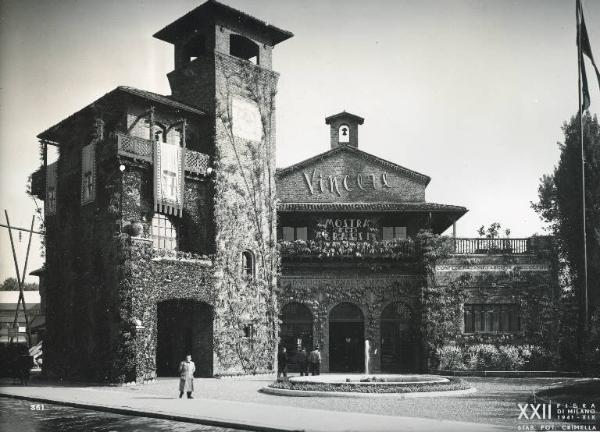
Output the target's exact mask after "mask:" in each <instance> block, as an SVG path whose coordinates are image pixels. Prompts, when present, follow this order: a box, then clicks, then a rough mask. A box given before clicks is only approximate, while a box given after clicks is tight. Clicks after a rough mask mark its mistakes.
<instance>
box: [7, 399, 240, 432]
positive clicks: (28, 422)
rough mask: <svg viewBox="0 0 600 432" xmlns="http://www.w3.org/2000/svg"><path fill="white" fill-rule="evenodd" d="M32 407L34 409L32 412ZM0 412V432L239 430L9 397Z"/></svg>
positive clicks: (205, 431)
mask: <svg viewBox="0 0 600 432" xmlns="http://www.w3.org/2000/svg"><path fill="white" fill-rule="evenodd" d="M32 405H34V407H35V408H37V409H36V410H32V409H31V407H32ZM0 412H1V413H2V414H1V415H0V431H5V432H13V431H21V432H29V431H36V432H56V431H60V432H81V431H86V432H133V431H157V432H158V431H169V432H170V431H173V432H193V431H194V432H195V431H200V432H240V429H236V430H234V429H226V428H219V427H214V426H204V425H199V424H193V423H183V422H177V421H170V420H161V419H153V418H147V417H134V416H126V415H120V414H111V413H106V412H98V411H91V410H85V409H80V408H71V407H65V406H60V405H52V404H38V403H34V402H29V401H24V400H17V399H8V398H0ZM242 432H243V431H242Z"/></svg>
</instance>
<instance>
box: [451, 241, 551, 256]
mask: <svg viewBox="0 0 600 432" xmlns="http://www.w3.org/2000/svg"><path fill="white" fill-rule="evenodd" d="M451 241H452V242H453V246H454V247H453V249H454V253H455V254H458V255H470V254H499V255H506V254H521V255H522V254H530V253H535V252H537V251H540V250H542V249H547V248H548V247H549V246H550V241H549V238H548V237H529V238H494V239H488V238H455V239H452V240H451Z"/></svg>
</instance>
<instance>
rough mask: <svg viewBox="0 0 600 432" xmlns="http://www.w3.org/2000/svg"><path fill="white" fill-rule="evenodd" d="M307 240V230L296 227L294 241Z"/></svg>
mask: <svg viewBox="0 0 600 432" xmlns="http://www.w3.org/2000/svg"><path fill="white" fill-rule="evenodd" d="M307 239H308V230H307V228H306V227H298V228H296V240H304V241H306V240H307Z"/></svg>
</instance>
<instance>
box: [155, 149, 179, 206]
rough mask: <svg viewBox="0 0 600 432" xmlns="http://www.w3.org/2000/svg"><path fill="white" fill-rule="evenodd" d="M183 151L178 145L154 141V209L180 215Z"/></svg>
mask: <svg viewBox="0 0 600 432" xmlns="http://www.w3.org/2000/svg"><path fill="white" fill-rule="evenodd" d="M184 152H185V150H184V149H183V148H182V147H180V146H178V145H173V144H167V143H162V142H159V141H156V142H155V143H154V209H155V210H156V211H157V212H159V213H164V214H167V215H174V216H178V217H181V214H182V212H183V188H184V159H183V158H184V155H185V153H184Z"/></svg>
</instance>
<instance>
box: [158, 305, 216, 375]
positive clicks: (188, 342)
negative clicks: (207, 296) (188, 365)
mask: <svg viewBox="0 0 600 432" xmlns="http://www.w3.org/2000/svg"><path fill="white" fill-rule="evenodd" d="M212 309H213V308H212V307H211V306H210V305H208V304H207V303H203V302H199V301H196V300H166V301H162V302H160V303H158V307H157V318H158V319H157V337H156V339H157V345H156V371H157V374H158V375H159V376H178V367H179V363H180V362H181V361H182V360H183V359H185V356H186V355H187V354H191V355H192V360H193V361H194V363H196V376H212V373H213V364H212V363H213V310H212Z"/></svg>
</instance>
